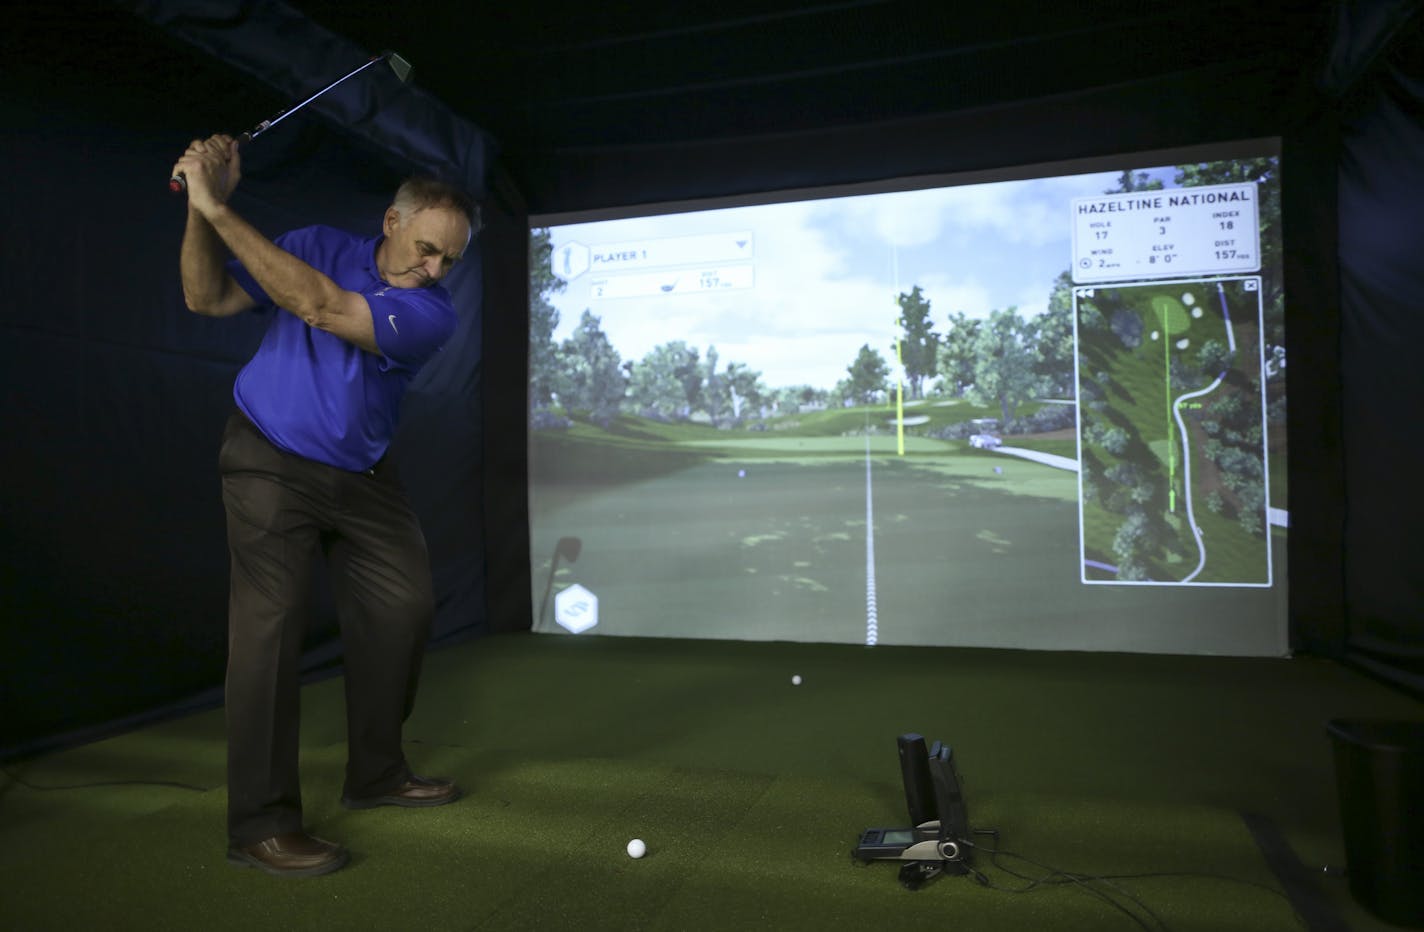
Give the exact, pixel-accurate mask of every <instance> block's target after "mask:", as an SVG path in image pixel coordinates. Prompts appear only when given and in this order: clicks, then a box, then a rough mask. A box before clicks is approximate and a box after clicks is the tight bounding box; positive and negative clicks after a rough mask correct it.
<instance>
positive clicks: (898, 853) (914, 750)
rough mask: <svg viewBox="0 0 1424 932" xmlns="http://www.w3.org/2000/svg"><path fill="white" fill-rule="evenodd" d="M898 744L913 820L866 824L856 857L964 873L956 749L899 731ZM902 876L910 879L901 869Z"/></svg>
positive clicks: (965, 833) (964, 819)
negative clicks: (906, 823)
mask: <svg viewBox="0 0 1424 932" xmlns="http://www.w3.org/2000/svg"><path fill="white" fill-rule="evenodd" d="M896 746H897V749H898V751H899V755H900V777H901V780H902V781H903V783H904V788H905V806H906V809H907V810H908V813H909V817H910V822H911V825H909V826H905V827H899V828H868V829H866V830H865V831H863V832H861V834H860V840H859V841H858V843H857V844H856V846H855V850H854V851H853V852H852V853H851V854H852V857H854V858H855V859H856V860H857V861H863V862H867V863H868V862H870V861H904V862H909V863H907V864H905V867H906V868H910V867H911V865H919V864H928V865H929V866H931V867H933V868H937V870H936V871H934V873H938V872H948V873H961V874H962V873H966V872H967V871H968V862H969V846H968V844H967V841H966V839H967V838H968V837H969V817H968V812H967V809H966V806H965V804H964V793H963V791H962V789H961V787H960V782H959V773H958V771H957V770H956V768H955V764H954V752H953V751H952V750H951V748H950V747H949V745H947V744H944V743H942V742H939V741H936V742H934V744H933V745H932V746H930V747H928V748H926V746H925V739H924V737H923V736H922V735H918V734H914V733H909V734H903V735H901V736H900V737H899V738H898V739H897V741H896ZM901 880H902V881H906V877H905V875H904V872H903V871H902V876H901ZM906 884H907V886H909V885H910V884H909V882H908V881H906Z"/></svg>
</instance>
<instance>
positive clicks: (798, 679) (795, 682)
mask: <svg viewBox="0 0 1424 932" xmlns="http://www.w3.org/2000/svg"><path fill="white" fill-rule="evenodd" d="M791 685H792V686H800V685H801V674H799V673H797V674H795V675H793V676H792V677H791Z"/></svg>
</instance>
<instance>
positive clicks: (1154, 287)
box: [1072, 184, 1284, 587]
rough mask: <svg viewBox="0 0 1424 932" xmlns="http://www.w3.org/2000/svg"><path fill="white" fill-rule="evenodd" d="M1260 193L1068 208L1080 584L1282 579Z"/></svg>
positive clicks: (1137, 198) (1227, 190) (1194, 194)
mask: <svg viewBox="0 0 1424 932" xmlns="http://www.w3.org/2000/svg"><path fill="white" fill-rule="evenodd" d="M1256 194H1257V192H1256V186H1255V185H1254V184H1227V185H1213V186H1206V187H1198V188H1190V189H1178V190H1172V191H1161V190H1158V191H1140V192H1131V193H1125V194H1114V195H1105V196H1102V197H1085V198H1077V199H1075V200H1074V201H1073V204H1072V215H1073V266H1072V268H1073V280H1074V282H1075V285H1076V287H1075V288H1074V290H1073V302H1074V325H1075V344H1076V347H1077V379H1078V406H1079V418H1078V448H1079V470H1078V482H1079V530H1080V534H1079V540H1080V547H1081V556H1082V581H1083V582H1084V583H1114V584H1136V585H1167V586H1171V585H1218V586H1262V587H1269V586H1270V585H1271V584H1272V561H1271V553H1270V548H1271V535H1270V534H1265V533H1262V531H1263V530H1265V529H1266V528H1268V527H1269V526H1270V524H1271V523H1272V522H1273V520H1274V521H1275V523H1284V516H1283V514H1280V513H1276V512H1273V510H1272V509H1270V508H1269V504H1268V503H1269V501H1270V493H1269V485H1268V483H1269V478H1268V477H1269V464H1268V455H1269V454H1268V450H1267V444H1266V434H1267V422H1266V393H1265V378H1264V374H1265V369H1266V359H1265V350H1264V341H1263V339H1262V334H1263V332H1264V329H1265V328H1264V317H1263V305H1262V289H1261V278H1260V276H1259V275H1249V274H1239V273H1252V272H1258V271H1259V270H1260V268H1261V248H1260V230H1259V224H1258V212H1257V201H1256ZM1233 273H1238V274H1233ZM1183 276H1201V277H1199V278H1184V277H1183ZM1149 554H1150V556H1149Z"/></svg>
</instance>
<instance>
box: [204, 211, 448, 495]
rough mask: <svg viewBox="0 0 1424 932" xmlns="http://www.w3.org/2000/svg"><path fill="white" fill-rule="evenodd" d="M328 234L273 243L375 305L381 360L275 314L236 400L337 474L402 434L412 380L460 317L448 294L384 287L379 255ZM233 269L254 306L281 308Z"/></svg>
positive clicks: (278, 439)
mask: <svg viewBox="0 0 1424 932" xmlns="http://www.w3.org/2000/svg"><path fill="white" fill-rule="evenodd" d="M380 241H381V237H372V238H369V239H367V238H363V237H359V236H355V235H353V234H350V233H346V232H344V231H342V230H337V229H334V228H332V227H326V226H312V227H305V228H303V229H300V230H293V231H291V232H290V233H284V234H282V235H281V236H279V237H277V239H276V240H275V242H276V244H277V245H278V246H280V247H281V248H282V249H285V250H286V251H287V252H289V253H291V254H292V255H294V256H296V257H297V258H298V259H301V260H302V261H303V262H305V263H307V264H308V265H310V266H311V267H313V268H315V269H317V270H318V271H320V272H322V273H323V274H325V275H326V276H327V277H329V278H330V279H332V281H334V282H336V284H337V285H339V286H340V287H342V288H344V289H346V290H347V291H355V292H358V293H360V294H362V295H364V296H365V298H366V302H367V303H368V304H369V305H370V306H371V322H372V325H373V326H374V327H375V332H376V345H377V346H379V347H380V348H381V353H380V355H377V354H374V353H368V352H366V351H365V350H363V349H361V348H359V347H357V346H355V345H354V344H351V343H347V342H346V341H345V340H343V339H341V338H340V337H337V336H334V335H332V334H330V333H327V332H326V331H324V330H317V329H315V328H314V327H311V326H309V325H308V324H307V323H306V322H304V321H303V320H302V319H301V318H299V317H297V316H296V315H295V314H291V313H289V312H286V311H281V312H278V313H274V314H273V315H272V322H271V323H270V324H269V325H268V327H267V334H266V336H264V337H263V338H262V345H261V346H260V347H258V349H257V353H256V354H255V355H254V356H253V357H252V359H251V361H249V362H248V363H247V365H246V366H244V367H243V368H242V371H241V372H239V373H238V374H237V382H236V384H234V386H233V392H232V394H233V398H234V399H235V400H236V401H237V406H238V407H239V408H241V409H242V412H243V413H244V414H246V415H247V417H248V418H250V419H251V420H252V423H254V424H256V425H257V427H258V429H260V430H261V431H262V433H263V434H265V435H266V437H267V439H268V440H270V441H272V443H273V444H275V445H276V446H278V447H280V448H281V449H283V450H286V451H287V452H288V453H295V454H296V455H298V456H304V457H306V458H307V459H312V460H316V461H317V462H320V463H326V464H327V465H329V466H335V467H337V468H339V469H347V470H352V471H359V470H364V469H368V468H370V467H371V466H373V465H374V464H375V463H376V461H377V460H379V459H380V458H381V457H382V456H383V455H384V454H385V452H386V447H388V446H389V445H390V442H391V438H392V437H393V436H394V434H395V426H396V417H397V415H398V414H399V412H400V402H401V398H402V396H404V394H405V390H406V387H407V386H409V385H410V380H411V379H413V378H414V377H415V374H416V373H417V372H419V371H420V367H421V366H423V365H425V363H427V362H429V361H430V359H431V358H432V357H434V356H435V354H436V353H438V352H439V351H440V347H441V346H442V345H444V343H445V341H446V340H448V339H449V338H450V335H451V334H452V333H454V331H455V309H454V306H453V305H452V303H451V301H450V293H449V292H448V291H446V290H445V288H444V287H443V286H440V285H435V286H433V287H430V288H396V287H395V286H393V285H388V284H386V283H385V282H384V281H382V280H381V275H380V272H379V271H377V269H376V246H377V244H379V243H380ZM227 270H228V272H230V273H231V274H232V277H233V278H234V279H236V280H237V283H238V284H239V285H241V286H242V288H243V290H244V291H246V292H247V293H248V294H249V295H251V296H252V299H253V300H255V301H256V302H257V305H258V306H257V311H258V312H260V313H268V312H271V311H275V310H276V309H277V308H276V305H275V304H273V303H272V299H271V298H269V297H268V296H267V293H266V292H265V291H263V290H262V286H261V285H259V284H257V282H256V280H255V279H253V277H252V276H251V275H250V274H249V273H248V271H247V269H246V268H244V267H243V266H242V265H241V263H239V262H237V261H235V260H234V261H232V262H229V263H228V265H227Z"/></svg>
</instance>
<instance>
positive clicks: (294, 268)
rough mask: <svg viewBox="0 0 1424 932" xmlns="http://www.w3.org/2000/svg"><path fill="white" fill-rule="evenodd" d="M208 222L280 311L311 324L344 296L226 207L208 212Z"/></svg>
mask: <svg viewBox="0 0 1424 932" xmlns="http://www.w3.org/2000/svg"><path fill="white" fill-rule="evenodd" d="M205 222H206V223H207V224H209V228H210V229H211V230H212V231H213V233H214V235H215V236H216V237H217V238H219V239H220V241H221V242H222V243H224V244H225V245H226V246H227V248H228V249H229V250H231V251H232V254H233V255H234V256H236V257H237V260H238V261H239V262H241V263H242V265H243V267H244V268H246V269H247V271H248V273H249V274H250V275H251V276H252V277H253V278H254V279H256V280H257V284H259V285H261V286H262V290H263V291H265V292H267V296H268V297H269V298H271V299H272V301H273V302H274V303H275V304H277V305H278V306H279V307H283V308H286V309H287V310H289V311H291V312H292V313H293V314H295V315H297V316H298V317H300V318H302V319H303V320H306V321H308V322H312V321H314V320H317V319H319V318H320V317H321V316H322V313H323V311H324V309H325V308H326V307H327V306H328V305H330V304H331V303H333V302H335V301H336V300H337V299H338V298H339V297H340V296H341V294H342V290H341V288H340V287H339V286H338V285H337V284H336V283H335V282H333V281H332V280H331V279H330V278H328V277H327V276H325V275H323V274H322V273H321V272H319V271H317V270H316V269H314V268H312V267H311V266H310V265H307V264H306V263H305V262H303V261H302V260H300V259H298V258H297V257H296V256H294V255H292V254H291V253H289V252H287V251H286V250H284V249H282V248H281V247H280V246H278V245H277V244H276V243H273V242H272V241H271V240H269V239H268V238H267V237H265V236H263V235H262V234H261V233H260V232H259V231H258V230H257V228H256V227H254V226H252V224H250V223H248V222H247V221H246V220H244V219H242V217H240V216H239V215H238V214H237V213H236V212H235V211H233V210H232V209H231V208H230V207H228V206H227V205H226V204H222V205H218V206H217V207H216V208H214V209H212V210H210V211H208V213H207V215H206V220H205Z"/></svg>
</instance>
